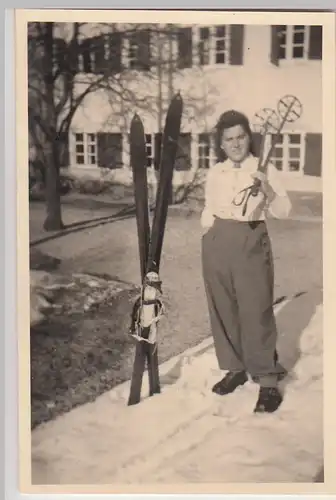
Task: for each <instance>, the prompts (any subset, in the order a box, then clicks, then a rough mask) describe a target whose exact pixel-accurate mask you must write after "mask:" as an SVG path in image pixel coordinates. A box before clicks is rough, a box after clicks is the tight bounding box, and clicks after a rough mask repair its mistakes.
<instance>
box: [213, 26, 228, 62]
mask: <svg viewBox="0 0 336 500" xmlns="http://www.w3.org/2000/svg"><path fill="white" fill-rule="evenodd" d="M228 31H229V26H216V27H215V33H214V35H215V58H216V59H215V62H216V64H225V63H227V62H228V51H227V49H228V42H229V40H228Z"/></svg>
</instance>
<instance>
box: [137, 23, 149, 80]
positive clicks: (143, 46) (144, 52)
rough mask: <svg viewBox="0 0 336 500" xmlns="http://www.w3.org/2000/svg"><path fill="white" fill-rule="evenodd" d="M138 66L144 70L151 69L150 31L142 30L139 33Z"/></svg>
mask: <svg viewBox="0 0 336 500" xmlns="http://www.w3.org/2000/svg"><path fill="white" fill-rule="evenodd" d="M136 38H137V43H138V68H139V69H141V70H144V71H148V70H149V69H150V31H149V30H141V31H139V32H138V33H137V37H136Z"/></svg>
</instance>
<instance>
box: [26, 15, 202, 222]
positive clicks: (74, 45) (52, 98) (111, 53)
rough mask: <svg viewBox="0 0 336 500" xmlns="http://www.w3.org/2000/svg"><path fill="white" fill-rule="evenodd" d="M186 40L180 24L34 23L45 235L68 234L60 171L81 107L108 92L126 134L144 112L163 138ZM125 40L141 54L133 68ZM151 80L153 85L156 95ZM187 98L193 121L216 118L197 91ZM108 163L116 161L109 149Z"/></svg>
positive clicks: (32, 108) (35, 114)
mask: <svg viewBox="0 0 336 500" xmlns="http://www.w3.org/2000/svg"><path fill="white" fill-rule="evenodd" d="M87 28H90V29H89V30H88V29H87ZM88 31H90V33H89V34H88ZM179 36H180V32H179V29H178V27H177V26H173V25H155V24H153V25H152V24H144V25H141V24H136V25H134V24H132V25H122V26H120V25H117V24H103V23H99V24H97V25H94V24H93V23H92V24H89V25H88V24H82V23H53V22H49V23H46V22H43V23H39V22H36V23H30V25H29V27H28V87H29V88H28V91H29V94H28V95H29V98H28V103H29V110H28V111H29V113H28V116H29V135H30V140H31V142H32V143H33V144H34V146H35V148H36V150H37V155H36V156H37V159H38V160H39V162H40V164H42V165H43V166H44V174H45V188H46V190H45V192H46V208H47V216H46V219H45V222H44V228H45V230H47V231H52V230H58V229H62V228H63V222H62V211H61V200H60V168H61V166H67V163H68V158H67V154H68V153H67V148H66V147H65V144H66V142H67V137H68V135H69V131H70V128H71V125H72V122H73V118H74V116H75V114H76V112H77V110H78V109H79V107H81V106H84V101H85V99H86V98H87V97H88V96H89V94H92V93H94V92H98V91H99V92H104V93H105V95H106V96H107V99H108V103H109V107H110V110H111V116H112V117H113V120H116V118H117V117H118V115H119V117H120V118H121V119H122V120H124V126H123V128H124V130H125V131H126V130H128V127H129V118H130V117H131V115H132V114H133V113H134V110H135V108H137V109H138V110H139V109H143V110H145V111H146V113H147V114H148V113H150V114H152V115H153V116H156V118H157V120H158V124H159V128H158V131H159V132H161V130H162V120H163V117H164V116H165V112H166V110H167V108H168V105H169V102H170V100H171V97H172V94H173V92H175V91H176V90H178V89H177V88H176V85H175V83H174V80H176V79H177V78H178V75H181V69H183V65H182V66H181V54H176V53H175V52H174V51H173V41H175V42H176V40H177V39H178V37H179ZM158 40H159V41H160V43H158ZM125 41H126V44H127V46H128V52H129V53H132V50H135V51H136V52H137V54H136V57H134V58H133V59H132V61H131V63H132V64H129V65H128V66H127V67H125V66H123V63H122V61H123V58H122V56H121V54H122V46H123V44H124V45H125ZM182 46H183V44H182ZM182 57H183V54H182ZM200 71H201V70H200ZM139 72H141V80H142V81H145V83H144V84H143V85H142V89H141V88H140V87H141V86H140V87H139V85H138V81H139V80H140V79H139V78H137V76H139ZM146 81H147V82H149V81H150V82H151V87H150V88H151V89H152V90H151V91H150V92H149V91H148V86H147V84H146ZM185 94H186V95H183V98H184V101H185V103H186V106H185V113H187V114H188V113H189V115H190V116H189V118H188V120H189V121H192V120H197V121H198V122H199V121H200V120H202V119H203V118H202V117H203V116H205V115H206V114H207V113H208V112H209V106H210V105H209V103H208V101H207V99H206V98H205V96H204V93H203V94H201V95H200V94H199V92H196V93H195V92H194V91H193V89H191V88H190V89H188V91H187V92H186V93H185ZM158 146H159V145H158ZM158 149H159V147H158ZM179 150H180V153H181V154H180V161H187V162H188V161H190V160H188V158H184V156H185V155H184V152H183V147H182V146H181V147H180V148H179ZM105 156H111V150H108V148H107V151H106V154H105ZM158 161H159V158H158ZM156 163H158V162H156ZM156 167H157V165H156ZM196 177H197V176H196V174H195V173H194V174H193V175H192V179H191V181H188V183H187V186H186V191H185V193H186V194H187V192H189V191H190V190H191V185H192V184H193V183H195V179H196Z"/></svg>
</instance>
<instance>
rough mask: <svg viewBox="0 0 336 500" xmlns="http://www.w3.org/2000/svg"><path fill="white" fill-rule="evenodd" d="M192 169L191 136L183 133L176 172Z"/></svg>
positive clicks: (179, 143)
mask: <svg viewBox="0 0 336 500" xmlns="http://www.w3.org/2000/svg"><path fill="white" fill-rule="evenodd" d="M190 168H191V134H190V133H184V134H183V133H182V134H180V137H179V140H178V148H177V155H176V162H175V170H177V171H185V170H190Z"/></svg>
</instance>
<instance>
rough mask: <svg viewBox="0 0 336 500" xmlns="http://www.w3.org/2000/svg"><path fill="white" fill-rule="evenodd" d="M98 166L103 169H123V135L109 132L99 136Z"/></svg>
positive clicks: (101, 133)
mask: <svg viewBox="0 0 336 500" xmlns="http://www.w3.org/2000/svg"><path fill="white" fill-rule="evenodd" d="M97 146H98V165H99V167H103V168H110V169H115V168H121V167H122V135H121V134H112V133H108V132H99V133H98V134H97Z"/></svg>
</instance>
